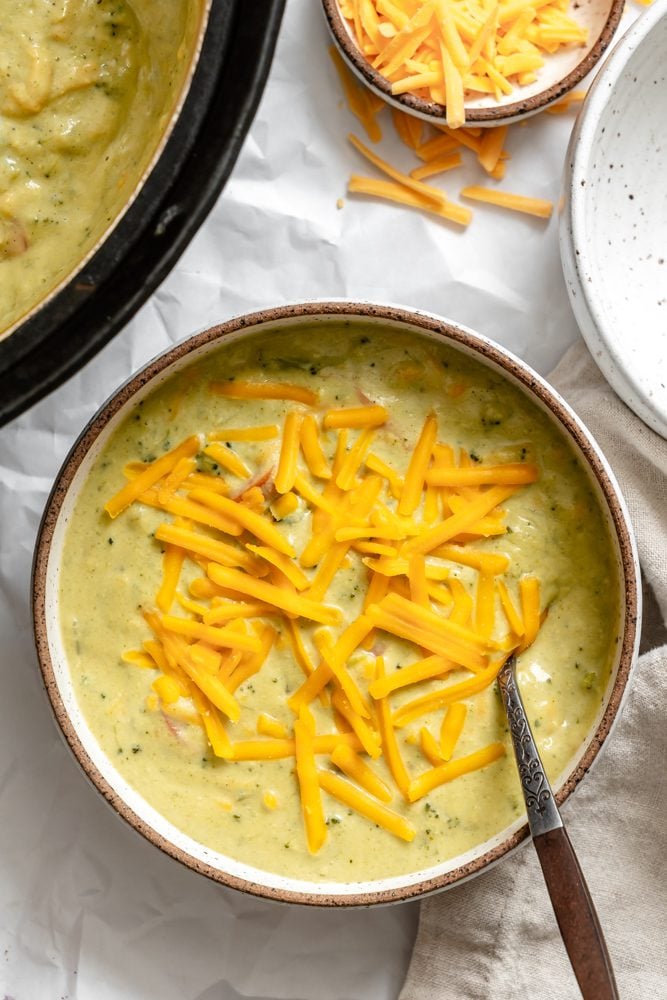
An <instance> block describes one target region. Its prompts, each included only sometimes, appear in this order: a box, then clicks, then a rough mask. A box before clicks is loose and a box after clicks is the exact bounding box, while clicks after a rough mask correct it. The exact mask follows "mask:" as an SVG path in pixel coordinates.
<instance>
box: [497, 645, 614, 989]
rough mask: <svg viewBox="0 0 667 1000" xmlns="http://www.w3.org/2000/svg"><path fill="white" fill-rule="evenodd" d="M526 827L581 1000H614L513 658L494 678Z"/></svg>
mask: <svg viewBox="0 0 667 1000" xmlns="http://www.w3.org/2000/svg"><path fill="white" fill-rule="evenodd" d="M498 685H499V687H500V693H501V695H502V698H503V703H504V705H505V711H506V712H507V718H508V719H509V724H510V731H511V733H512V743H513V744H514V753H515V756H516V762H517V767H518V769H519V778H520V779H521V788H522V790H523V797H524V799H525V802H526V812H527V814H528V825H529V827H530V833H531V836H532V838H533V844H534V845H535V850H536V851H537V856H538V858H539V861H540V865H541V866H542V873H543V875H544V880H545V882H546V884H547V890H548V892H549V896H550V898H551V905H552V906H553V909H554V913H555V915H556V920H557V922H558V928H559V930H560V933H561V937H562V938H563V943H564V944H565V950H566V951H567V954H568V957H569V959H570V963H571V965H572V969H573V970H574V974H575V976H576V978H577V982H578V983H579V989H580V990H581V993H582V996H583V998H584V1000H618V990H617V988H616V981H615V979H614V970H613V968H612V965H611V961H610V958H609V953H608V952H607V946H606V944H605V940H604V935H603V934H602V928H601V927H600V923H599V921H598V917H597V913H596V912H595V907H594V906H593V900H592V899H591V896H590V893H589V891H588V886H587V885H586V880H585V879H584V876H583V873H582V871H581V868H580V867H579V862H578V861H577V856H576V854H575V853H574V848H573V847H572V844H571V843H570V838H569V837H568V835H567V832H566V830H565V827H564V826H563V820H562V819H561V815H560V813H559V811H558V806H557V805H556V800H555V799H554V795H553V792H552V790H551V786H550V784H549V782H548V780H547V776H546V774H545V773H544V767H543V766H542V761H541V760H540V755H539V753H538V750H537V746H536V745H535V740H534V739H533V734H532V732H531V729H530V724H529V722H528V717H527V716H526V710H525V708H524V707H523V702H522V700H521V695H520V694H519V689H518V686H517V681H516V656H510V657H509V659H508V660H507V661H506V663H505V664H504V665H503V667H502V669H501V671H500V673H499V674H498Z"/></svg>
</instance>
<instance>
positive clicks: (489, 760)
mask: <svg viewBox="0 0 667 1000" xmlns="http://www.w3.org/2000/svg"><path fill="white" fill-rule="evenodd" d="M504 756H505V747H504V745H503V744H502V743H490V744H489V746H487V747H484V749H483V750H476V751H475V752H474V753H471V754H468V756H467V757H460V758H459V759H458V760H451V761H448V762H447V763H446V764H440V765H439V766H438V767H434V768H433V769H432V770H431V771H426V772H425V773H424V774H420V775H419V777H418V778H415V779H414V780H413V781H411V782H410V787H409V788H408V798H409V800H410V802H416V801H417V800H418V799H421V798H423V797H424V795H428V793H429V792H432V791H433V789H434V788H437V787H438V786H439V785H444V784H445V783H446V782H448V781H453V780H454V779H455V778H460V777H461V775H463V774H470V772H471V771H478V770H480V768H482V767H488V765H489V764H493V763H494V761H496V760H500V758H501V757H504Z"/></svg>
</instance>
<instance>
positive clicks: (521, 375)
mask: <svg viewBox="0 0 667 1000" xmlns="http://www.w3.org/2000/svg"><path fill="white" fill-rule="evenodd" d="M358 322H360V323H363V324H364V326H367V325H368V324H371V325H375V326H379V327H380V328H390V329H398V330H401V331H404V332H406V333H409V334H410V335H411V336H412V337H414V338H415V339H416V338H427V339H435V340H438V341H442V342H444V343H446V344H448V345H449V346H450V347H452V348H453V349H455V350H459V351H461V352H462V353H463V354H465V355H468V356H470V357H473V358H475V359H476V360H477V361H478V362H479V363H480V365H482V366H483V367H486V368H489V369H490V370H491V371H493V372H495V373H497V374H501V375H503V376H504V377H505V378H506V379H507V380H508V382H510V383H511V384H513V385H515V386H516V387H517V388H518V389H520V390H521V391H522V392H523V393H524V394H525V395H526V396H527V397H528V398H529V399H530V400H531V401H532V402H533V404H534V405H535V406H536V407H537V408H539V409H540V410H542V411H543V412H545V413H547V414H548V415H549V416H550V418H551V420H552V421H553V424H554V427H555V428H556V429H557V431H558V432H559V433H560V435H561V436H562V438H563V440H564V442H567V446H568V447H571V448H573V449H574V451H575V452H576V453H577V455H578V456H579V458H580V460H581V461H582V463H583V465H584V467H585V468H586V469H587V471H588V473H589V476H590V481H591V484H592V486H593V488H594V489H595V492H596V494H597V496H598V498H599V501H600V504H601V508H602V510H603V512H604V513H605V516H606V518H607V521H608V525H609V544H610V545H611V546H612V547H613V551H614V554H615V559H616V565H617V572H618V577H617V580H615V581H614V582H613V584H611V585H613V586H616V585H617V584H618V586H619V588H620V592H621V600H622V605H621V620H620V622H619V639H620V641H619V642H618V645H617V652H616V656H615V658H614V663H613V664H612V671H611V676H610V678H609V681H608V684H607V687H606V690H605V692H604V696H603V697H602V699H601V702H600V705H599V708H598V712H597V716H596V718H595V719H594V720H593V721H592V723H591V725H590V727H589V730H588V732H587V733H586V735H585V737H584V739H583V740H582V742H581V744H580V746H579V747H578V748H577V749H576V751H575V752H574V754H573V756H572V758H571V760H570V761H569V762H568V764H567V765H566V767H565V768H564V770H563V772H562V773H561V774H560V775H558V776H557V777H556V778H555V780H554V781H553V782H552V784H553V788H554V792H555V795H556V801H557V802H558V804H559V805H561V804H562V803H563V802H564V801H565V800H566V799H567V798H568V797H569V796H570V794H571V793H572V792H573V791H574V789H575V788H576V787H577V785H578V784H579V782H580V781H581V779H582V778H583V777H584V775H585V774H586V772H587V771H588V769H589V768H590V767H591V765H592V764H593V763H594V761H595V760H596V759H597V756H598V753H599V751H600V749H601V747H602V746H603V744H604V742H605V741H606V739H607V738H608V737H609V735H610V732H611V729H612V725H613V723H614V720H615V719H616V717H617V714H618V712H619V710H620V707H621V704H622V701H623V697H624V693H625V691H626V690H627V684H628V680H629V677H630V672H631V669H632V666H633V664H634V662H635V659H636V656H637V648H638V643H639V631H640V625H641V589H640V586H639V563H638V560H637V552H636V547H635V544H634V539H633V535H632V527H631V525H630V522H629V519H628V515H627V511H626V509H625V504H624V501H623V498H622V496H621V494H620V492H619V489H618V486H617V484H616V481H615V479H614V476H613V473H612V471H611V469H610V468H609V465H608V464H607V462H606V460H605V458H604V456H603V455H602V453H601V452H600V450H599V448H598V447H597V445H596V444H595V442H594V441H593V439H592V438H591V437H590V435H589V433H588V431H587V430H586V428H585V427H584V426H583V424H581V423H580V421H579V420H578V419H577V417H576V416H575V414H574V413H573V412H572V411H571V410H570V408H569V406H568V405H567V403H565V401H564V400H563V399H562V398H561V397H560V396H559V395H558V393H557V392H556V391H555V390H554V389H552V388H551V387H550V386H549V385H548V384H547V383H546V382H545V381H544V380H543V379H542V378H540V376H539V375H538V374H537V373H536V372H534V371H532V369H530V368H529V367H528V366H527V365H525V364H524V363H523V362H522V361H520V360H519V359H518V358H516V357H514V355H512V354H510V353H509V352H508V351H506V350H505V349H504V348H502V347H500V346H499V345H498V344H494V343H493V342H492V341H490V340H487V339H486V338H484V337H481V336H479V335H478V334H475V333H473V332H472V331H471V330H468V329H467V328H465V327H461V326H458V325H457V324H455V323H452V322H451V321H449V320H445V319H441V318H440V317H438V316H433V315H431V314H430V313H423V312H416V311H414V310H409V309H403V308H399V307H392V306H379V305H371V304H369V303H355V302H342V301H335V302H308V303H300V304H296V305H287V306H281V307H279V308H277V309H269V310H266V311H264V312H260V313H254V314H250V315H246V316H240V317H238V318H237V319H234V320H230V321H228V322H226V323H224V324H222V325H221V326H217V327H214V328H212V329H210V330H206V331H204V332H203V333H199V334H197V335H196V336H194V337H191V338H190V339H188V340H185V341H182V342H181V343H180V344H177V345H176V346H175V347H172V348H171V349H170V350H169V351H167V352H165V353H164V354H161V355H160V356H159V357H157V358H155V359H154V360H153V361H151V362H150V363H149V364H148V365H147V366H146V367H145V368H143V369H142V370H141V371H139V372H138V373H137V374H136V375H134V376H133V377H132V378H131V379H130V380H129V381H128V382H126V383H125V384H124V385H123V386H121V387H120V389H118V391H117V392H115V393H114V394H113V396H111V398H110V399H109V400H108V401H107V402H106V403H105V404H104V405H103V406H102V408H101V409H100V410H99V412H98V413H97V414H96V415H95V416H94V417H93V419H92V420H91V421H90V423H89V424H88V426H87V427H86V428H84V430H83V432H82V434H81V436H80V437H79V439H78V441H77V442H76V443H75V445H74V447H73V449H72V451H71V452H70V454H69V456H68V458H67V459H66V461H65V463H64V465H63V467H62V469H61V471H60V473H59V475H58V477H57V479H56V482H55V485H54V487H53V491H52V493H51V496H50V498H49V500H48V503H47V506H46V510H45V512H44V517H43V520H42V524H41V527H40V531H39V537H38V540H37V547H36V551H35V562H34V567H33V615H34V627H35V639H36V644H37V651H38V655H39V661H40V666H41V670H42V674H43V677H44V683H45V686H46V689H47V692H48V695H49V698H50V700H51V704H52V707H53V711H54V714H55V717H56V719H57V722H58V725H59V726H60V728H61V731H62V733H63V735H64V737H65V739H66V740H67V742H68V744H69V746H70V747H71V749H72V751H73V753H74V754H75V756H76V758H77V760H78V761H79V763H80V764H81V767H82V768H83V770H84V771H85V773H86V774H87V776H88V777H89V779H90V780H91V781H92V782H93V784H94V785H95V786H96V788H97V789H98V790H99V791H100V792H101V794H102V795H103V796H104V797H105V799H107V801H108V802H109V803H110V805H111V806H112V807H113V809H114V810H115V811H116V813H117V814H118V815H119V816H121V817H122V818H123V819H124V820H126V821H127V822H128V823H129V824H130V825H131V826H132V827H133V828H134V829H135V830H137V831H138V832H139V833H141V834H143V836H144V837H146V839H147V840H149V841H150V842H151V843H153V844H155V845H156V846H158V847H159V848H161V849H162V850H163V851H164V852H165V853H167V854H169V855H170V856H171V857H173V858H176V859H177V860H179V861H181V862H182V863H183V864H185V865H187V866H188V867H189V868H191V869H193V870H194V871H197V872H200V873H201V874H203V875H207V876H208V877H209V878H211V879H214V880H215V881H217V882H219V883H221V884H223V885H226V886H231V887H233V888H236V889H240V890H242V891H244V892H247V893H253V894H255V895H258V896H263V897H265V898H267V899H274V900H280V901H283V902H291V903H305V904H312V905H317V906H333V907H340V906H368V905H370V904H374V903H391V902H398V901H400V900H407V899H415V898H418V897H420V896H423V895H425V894H426V893H430V892H435V891H439V890H441V889H446V888H448V887H449V886H452V885H456V884H457V883H459V882H461V881H463V880H464V879H467V878H470V877H472V876H473V875H475V874H477V873H478V872H481V871H483V870H485V869H486V868H488V867H489V866H490V865H492V864H495V863H496V862H497V861H499V860H501V859H502V858H503V857H505V856H506V855H507V854H508V853H509V852H510V851H512V850H513V849H514V848H516V847H517V846H518V845H519V844H520V843H521V842H522V841H524V840H525V839H526V838H527V837H528V826H527V824H526V817H525V815H524V816H520V817H518V818H517V819H516V820H515V821H514V822H513V823H512V824H511V825H510V826H508V827H507V828H505V829H504V830H502V831H500V832H499V833H498V834H496V835H494V836H493V837H490V838H489V839H488V840H487V841H485V842H484V843H480V844H478V845H476V846H475V847H474V848H472V849H471V850H469V851H467V852H466V853H465V854H460V855H458V856H457V857H454V858H450V859H449V860H444V861H440V862H437V863H436V864H434V865H433V866H431V867H430V868H425V869H422V870H420V871H413V872H410V873H408V874H405V875H397V876H392V877H386V878H379V879H374V880H372V881H350V882H332V881H328V882H312V881H306V880H304V879H296V878H288V877H285V876H282V875H276V874H275V873H272V872H270V871H264V870H262V869H258V868H253V867H251V866H249V865H247V864H244V863H241V862H239V861H236V860H235V859H234V858H233V857H231V856H229V855H226V854H221V853H219V852H217V851H214V850H212V849H211V848H209V847H207V846H206V845H205V844H202V843H200V842H199V841H195V840H194V839H193V838H192V837H189V836H188V835H187V834H185V833H184V832H183V831H181V830H179V829H177V828H176V827H175V826H174V825H173V824H172V823H171V822H170V821H169V820H167V819H166V818H165V817H164V816H162V815H160V813H158V812H157V811H156V809H154V808H153V807H152V806H151V805H150V804H149V803H148V802H147V801H146V799H144V798H143V796H142V795H141V794H140V793H139V792H138V791H136V790H135V789H134V788H133V787H132V786H131V785H130V784H129V783H128V781H127V780H126V778H125V777H124V776H123V775H122V774H121V773H120V772H119V771H118V770H117V765H116V761H115V759H114V757H110V756H108V755H107V753H106V752H105V751H104V750H103V749H102V747H101V745H100V743H99V742H98V740H97V737H96V736H95V734H94V733H93V732H92V730H91V729H90V727H89V725H88V722H87V720H86V718H85V716H84V715H83V712H82V710H81V707H80V705H79V703H78V701H77V697H76V693H75V688H74V683H73V679H72V675H71V671H70V667H69V663H68V658H67V653H66V651H65V647H64V642H63V636H62V633H61V629H60V612H59V585H60V567H61V564H62V552H63V543H64V538H65V532H66V530H67V527H68V524H69V523H70V520H71V518H72V516H73V512H74V508H75V505H76V502H77V499H78V496H79V494H80V491H81V489H82V486H83V484H84V482H85V479H86V477H87V475H88V473H89V472H90V469H91V466H92V464H93V462H94V461H95V459H96V458H97V456H98V455H99V454H100V451H101V449H102V448H103V447H104V445H105V444H106V442H107V441H108V439H109V436H110V435H111V434H112V433H113V431H114V430H115V429H116V428H117V427H118V426H119V424H120V423H121V422H122V421H123V420H124V419H125V418H126V417H127V415H128V413H130V412H131V411H133V410H134V409H135V408H136V406H137V405H138V404H140V402H141V400H142V399H143V398H144V397H145V396H146V395H147V393H149V392H151V391H152V390H153V389H155V388H157V387H158V386H159V385H160V384H161V383H162V382H163V381H164V380H165V379H166V378H168V377H170V376H171V375H173V374H175V373H176V372H178V371H182V370H183V369H184V368H185V367H186V366H187V365H189V364H190V363H191V362H193V361H194V360H195V359H203V358H204V357H206V356H207V355H209V354H210V353H212V352H215V351H218V350H221V349H222V348H223V346H224V343H225V342H232V341H234V340H236V339H239V338H242V337H247V336H252V335H253V334H255V333H257V332H260V331H261V332H262V333H266V332H268V331H270V330H274V329H275V330H277V329H280V328H284V327H295V326H299V325H301V326H303V325H304V324H307V325H308V326H312V324H313V323H315V324H317V325H318V326H319V327H320V332H319V336H320V337H321V338H332V337H333V338H335V336H336V330H337V329H339V328H340V326H341V324H343V323H346V324H347V323H352V324H354V323H358Z"/></svg>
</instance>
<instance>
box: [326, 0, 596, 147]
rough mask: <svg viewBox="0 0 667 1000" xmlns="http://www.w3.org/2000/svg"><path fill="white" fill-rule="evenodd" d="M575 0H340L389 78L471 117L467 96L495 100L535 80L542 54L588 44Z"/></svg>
mask: <svg viewBox="0 0 667 1000" xmlns="http://www.w3.org/2000/svg"><path fill="white" fill-rule="evenodd" d="M568 6H569V0H505V2H503V3H498V2H497V0H490V2H477V0H421V2H420V0H341V3H340V8H341V13H342V15H343V17H344V18H346V19H347V21H348V22H349V24H350V27H351V29H352V32H353V35H354V37H355V38H356V41H357V45H358V46H359V49H360V51H361V52H362V53H363V55H364V56H365V57H366V59H368V61H369V62H370V64H371V65H372V66H373V68H374V69H376V70H377V71H378V72H379V73H381V74H382V76H384V77H386V78H387V80H389V81H390V83H391V91H392V94H394V95H395V96H398V95H400V94H408V93H409V94H414V95H415V96H416V97H421V98H423V99H425V100H428V101H433V102H435V103H436V104H441V105H443V106H446V109H447V124H448V125H449V127H450V128H459V127H460V126H462V125H464V124H465V106H464V101H465V96H466V95H472V96H474V97H478V96H480V95H485V94H492V95H494V96H495V99H496V100H497V101H500V100H501V98H502V97H503V96H504V95H508V94H511V93H512V91H513V89H514V87H515V86H517V85H518V86H525V85H527V84H530V83H534V82H535V80H536V79H537V72H538V71H539V70H540V69H541V67H542V66H543V65H544V56H545V54H546V55H549V54H552V53H554V52H557V51H558V50H559V49H560V48H562V47H565V46H572V45H585V44H586V41H587V38H588V29H587V28H585V27H582V26H581V25H579V24H577V22H576V21H575V20H573V19H572V18H571V17H569V16H568V14H567V13H566V11H567V8H568Z"/></svg>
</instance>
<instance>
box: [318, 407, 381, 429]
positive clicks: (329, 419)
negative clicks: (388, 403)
mask: <svg viewBox="0 0 667 1000" xmlns="http://www.w3.org/2000/svg"><path fill="white" fill-rule="evenodd" d="M388 419H389V413H388V411H387V410H386V409H385V407H384V406H378V405H373V406H350V407H347V408H346V409H337V410H327V412H326V413H325V414H324V417H323V419H322V426H323V427H325V428H327V429H328V428H336V429H339V428H341V427H358V428H364V427H381V426H382V424H386V422H387V420H388Z"/></svg>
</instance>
